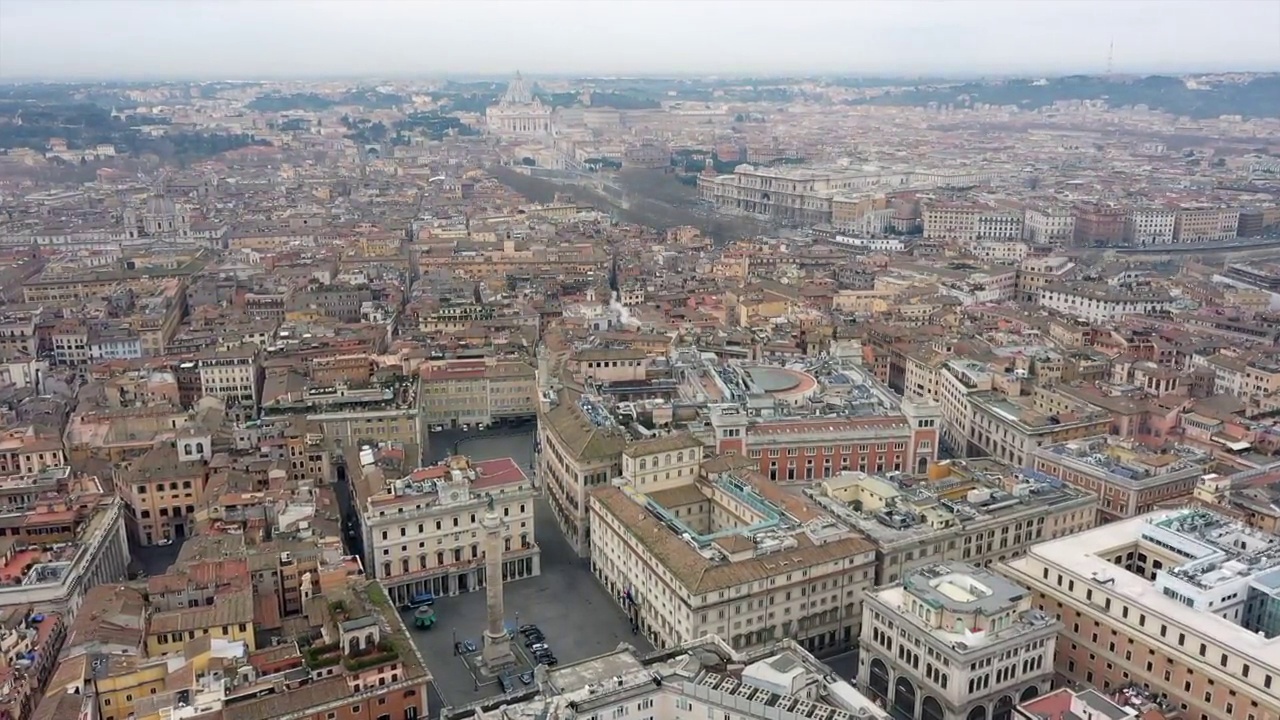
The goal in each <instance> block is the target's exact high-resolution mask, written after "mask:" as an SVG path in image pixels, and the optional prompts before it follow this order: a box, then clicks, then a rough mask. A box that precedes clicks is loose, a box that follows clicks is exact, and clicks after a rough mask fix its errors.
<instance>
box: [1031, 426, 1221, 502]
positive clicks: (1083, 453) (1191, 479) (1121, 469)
mask: <svg viewBox="0 0 1280 720" xmlns="http://www.w3.org/2000/svg"><path fill="white" fill-rule="evenodd" d="M1032 462H1033V463H1034V468H1035V469H1036V471H1038V472H1041V473H1045V474H1046V475H1048V476H1051V477H1055V478H1058V479H1060V480H1062V481H1063V482H1065V483H1068V484H1070V485H1073V486H1075V487H1077V488H1080V489H1081V490H1082V491H1085V492H1089V493H1092V494H1093V495H1096V496H1097V498H1098V513H1099V515H1100V520H1101V522H1111V521H1113V520H1119V519H1122V518H1129V517H1133V516H1135V515H1142V514H1145V513H1148V512H1150V511H1152V510H1154V509H1156V507H1158V506H1159V505H1160V504H1163V503H1168V502H1170V501H1173V500H1176V499H1177V498H1185V497H1188V496H1190V495H1191V494H1192V493H1193V492H1194V490H1195V488H1196V484H1197V483H1198V482H1199V480H1200V478H1201V477H1203V476H1205V475H1208V474H1210V473H1211V472H1212V471H1213V467H1214V465H1216V461H1215V460H1214V459H1213V456H1211V455H1209V454H1208V453H1204V452H1201V451H1199V450H1196V449H1194V448H1191V447H1187V446H1185V445H1174V446H1172V447H1171V448H1169V449H1167V450H1152V449H1149V448H1147V447H1145V446H1143V445H1141V444H1139V443H1137V442H1135V441H1133V440H1129V439H1126V438H1122V437H1117V436H1115V435H1099V436H1096V437H1085V438H1080V439H1079V440H1071V441H1069V442H1063V443H1053V444H1049V445H1044V446H1042V447H1040V448H1038V449H1037V450H1036V451H1035V452H1034V454H1033V458H1032Z"/></svg>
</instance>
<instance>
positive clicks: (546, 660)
mask: <svg viewBox="0 0 1280 720" xmlns="http://www.w3.org/2000/svg"><path fill="white" fill-rule="evenodd" d="M538 664H539V665H558V664H560V661H559V660H557V659H556V656H555V655H544V656H542V657H540V658H538Z"/></svg>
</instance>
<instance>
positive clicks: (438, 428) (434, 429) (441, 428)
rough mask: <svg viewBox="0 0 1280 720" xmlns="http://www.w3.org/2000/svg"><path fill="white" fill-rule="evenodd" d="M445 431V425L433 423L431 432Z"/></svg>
mask: <svg viewBox="0 0 1280 720" xmlns="http://www.w3.org/2000/svg"><path fill="white" fill-rule="evenodd" d="M443 431H444V426H443V425H432V426H431V432H443Z"/></svg>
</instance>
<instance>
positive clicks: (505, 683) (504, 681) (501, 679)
mask: <svg viewBox="0 0 1280 720" xmlns="http://www.w3.org/2000/svg"><path fill="white" fill-rule="evenodd" d="M498 685H499V686H501V687H502V692H504V693H509V692H511V678H509V677H507V676H506V675H499V676H498Z"/></svg>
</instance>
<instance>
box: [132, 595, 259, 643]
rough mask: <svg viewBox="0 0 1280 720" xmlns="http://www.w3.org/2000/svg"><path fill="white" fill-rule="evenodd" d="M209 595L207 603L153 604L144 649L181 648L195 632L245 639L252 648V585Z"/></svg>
mask: <svg viewBox="0 0 1280 720" xmlns="http://www.w3.org/2000/svg"><path fill="white" fill-rule="evenodd" d="M246 579H247V578H246ZM245 584H246V585H247V583H245ZM209 599H210V601H211V602H209V603H208V604H197V605H194V606H191V607H183V608H173V609H161V608H153V610H155V611H154V612H152V613H151V615H150V616H149V617H148V618H147V620H148V622H147V634H146V638H145V640H144V642H145V643H146V653H147V654H148V655H153V656H159V655H165V654H168V653H175V652H181V651H182V648H183V646H185V645H186V644H187V643H188V642H189V641H191V640H195V639H196V637H197V636H198V637H208V638H210V640H221V641H223V642H227V643H231V642H239V643H244V645H245V647H246V648H247V649H248V650H249V651H250V652H252V651H253V650H254V649H255V648H256V640H255V638H254V629H253V590H252V588H250V587H241V588H238V589H234V590H228V591H225V592H219V593H218V594H217V595H216V596H214V597H210V598H209Z"/></svg>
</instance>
